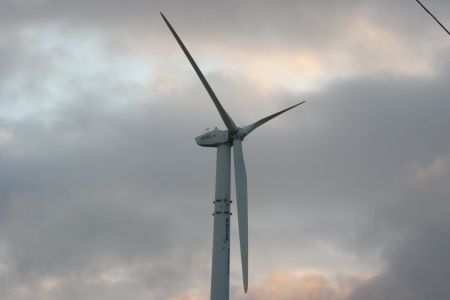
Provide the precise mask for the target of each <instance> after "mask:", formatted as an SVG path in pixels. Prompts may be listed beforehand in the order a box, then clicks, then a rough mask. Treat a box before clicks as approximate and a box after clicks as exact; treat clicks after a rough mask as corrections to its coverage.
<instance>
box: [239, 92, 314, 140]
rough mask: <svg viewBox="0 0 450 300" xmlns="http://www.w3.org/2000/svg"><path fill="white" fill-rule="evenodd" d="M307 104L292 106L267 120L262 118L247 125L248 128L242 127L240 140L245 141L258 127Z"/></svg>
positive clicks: (268, 117)
mask: <svg viewBox="0 0 450 300" xmlns="http://www.w3.org/2000/svg"><path fill="white" fill-rule="evenodd" d="M305 102H306V101H302V102H300V103H297V104H295V105H292V106H290V107H288V108H286V109H283V110H280V111H279V112H277V113H274V114H272V115H270V116H267V117H265V118H262V119H261V120H259V121H257V122H255V123H253V124H250V125H247V126H245V127H242V128H241V129H240V130H239V133H238V135H239V138H241V139H243V138H244V137H245V136H246V135H248V134H249V133H250V132H252V131H253V130H255V129H256V128H258V127H259V126H261V125H262V124H264V123H266V122H268V121H270V120H272V119H273V118H275V117H278V116H279V115H281V114H282V113H285V112H287V111H288V110H291V109H293V108H294V107H297V106H299V105H300V104H303V103H305Z"/></svg>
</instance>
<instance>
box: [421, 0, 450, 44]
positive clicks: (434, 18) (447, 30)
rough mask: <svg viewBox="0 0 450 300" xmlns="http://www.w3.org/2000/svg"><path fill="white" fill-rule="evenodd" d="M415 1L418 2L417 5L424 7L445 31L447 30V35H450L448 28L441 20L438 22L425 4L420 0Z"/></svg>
mask: <svg viewBox="0 0 450 300" xmlns="http://www.w3.org/2000/svg"><path fill="white" fill-rule="evenodd" d="M416 2H417V3H419V5H420V6H422V8H423V9H425V11H426V12H427V13H428V14H429V15H430V16H431V17H432V18H433V19H434V20H435V21H436V22H437V23H438V24H439V25H440V26H441V27H442V29H444V30H445V32H447V34H448V35H450V32H449V31H448V29H447V28H445V26H444V25H442V23H441V22H439V20H438V19H437V18H436V17H435V16H434V15H433V14H432V13H431V12H430V11H429V10H428V8H426V7H425V5H423V4H422V2H420V1H419V0H416Z"/></svg>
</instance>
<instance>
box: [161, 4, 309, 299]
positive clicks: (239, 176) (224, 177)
mask: <svg viewBox="0 0 450 300" xmlns="http://www.w3.org/2000/svg"><path fill="white" fill-rule="evenodd" d="M161 16H162V17H163V19H164V21H165V22H166V24H167V26H168V27H169V29H170V31H171V32H172V34H173V36H174V37H175V39H176V40H177V42H178V44H179V45H180V47H181V49H182V50H183V52H184V54H185V55H186V57H187V59H188V60H189V62H190V63H191V65H192V67H193V68H194V70H195V72H196V73H197V75H198V77H199V78H200V81H201V82H202V83H203V86H204V87H205V89H206V90H207V91H208V94H209V96H210V97H211V99H212V101H213V103H214V105H215V106H216V108H217V110H218V111H219V114H220V117H221V118H222V120H223V122H224V123H225V126H226V127H227V130H218V129H217V127H216V128H215V129H214V130H212V131H208V132H206V133H204V134H202V135H200V136H198V137H196V138H195V141H196V142H197V144H198V145H200V146H202V147H216V148H217V159H216V191H215V201H213V203H214V213H213V215H214V232H213V253H212V270H211V300H228V299H229V285H230V215H231V212H230V203H231V200H230V168H231V147H233V157H234V172H235V174H234V175H235V184H236V200H237V213H238V225H239V242H240V247H241V262H242V277H243V283H244V291H245V292H247V288H248V211H247V173H246V170H245V163H244V155H243V152H242V140H243V139H244V138H245V137H246V136H247V135H248V134H249V133H250V132H252V131H253V130H255V129H256V128H258V127H259V126H261V125H263V124H264V123H266V122H268V121H270V120H272V119H273V118H275V117H277V116H279V115H281V114H282V113H284V112H286V111H288V110H290V109H293V108H294V107H296V106H298V105H300V104H302V103H304V102H305V101H302V102H300V103H297V104H295V105H292V106H290V107H288V108H286V109H283V110H281V111H279V112H277V113H274V114H272V115H270V116H267V117H265V118H262V119H261V120H259V121H257V122H255V123H252V124H250V125H247V126H244V127H238V126H236V124H235V123H234V121H233V119H232V118H231V117H230V115H229V114H228V113H227V112H226V111H225V109H224V108H223V107H222V104H220V102H219V99H217V97H216V95H215V94H214V92H213V90H212V88H211V86H210V85H209V83H208V81H207V80H206V78H205V76H203V73H202V72H201V71H200V69H199V67H198V66H197V64H196V63H195V61H194V59H193V58H192V56H191V54H190V53H189V51H188V50H187V49H186V47H185V46H184V44H183V42H182V41H181V39H180V37H179V36H178V34H177V33H176V32H175V30H174V29H173V27H172V25H170V23H169V21H168V20H167V19H166V17H165V16H164V15H163V13H161Z"/></svg>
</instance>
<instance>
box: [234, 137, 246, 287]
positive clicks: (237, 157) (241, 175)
mask: <svg viewBox="0 0 450 300" xmlns="http://www.w3.org/2000/svg"><path fill="white" fill-rule="evenodd" d="M233 159H234V175H235V183H236V202H237V213H238V225H239V242H240V246H241V261H242V279H243V282H244V291H245V292H247V288H248V207H247V172H246V171H245V163H244V155H243V152H242V141H241V140H234V141H233Z"/></svg>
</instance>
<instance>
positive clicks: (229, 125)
mask: <svg viewBox="0 0 450 300" xmlns="http://www.w3.org/2000/svg"><path fill="white" fill-rule="evenodd" d="M161 16H162V17H163V19H164V22H166V24H167V26H168V27H169V29H170V31H171V32H172V34H173V36H174V37H175V39H176V40H177V42H178V45H180V47H181V49H182V50H183V52H184V54H185V55H186V57H187V59H188V60H189V62H190V63H191V65H192V67H193V68H194V70H195V73H197V75H198V78H200V81H201V82H202V83H203V86H204V87H205V89H206V91H207V92H208V94H209V96H210V97H211V99H212V101H213V102H214V105H215V106H216V108H217V110H218V111H219V114H220V117H221V118H222V120H223V122H224V123H225V126H227V128H228V130H230V132H231V133H234V132H236V131H237V126H236V124H235V123H234V121H233V119H231V117H230V116H229V115H228V113H227V112H226V111H225V109H224V108H223V107H222V104H220V102H219V99H217V97H216V94H214V91H213V90H212V88H211V86H210V85H209V83H208V81H207V80H206V78H205V76H204V75H203V73H202V71H200V68H199V67H198V66H197V63H196V62H195V60H194V59H193V58H192V56H191V54H190V53H189V51H188V50H187V48H186V47H185V46H184V44H183V42H182V41H181V39H180V37H179V36H178V34H177V33H176V32H175V30H174V29H173V27H172V25H170V23H169V21H168V20H167V19H166V17H165V16H164V15H163V13H161Z"/></svg>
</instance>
